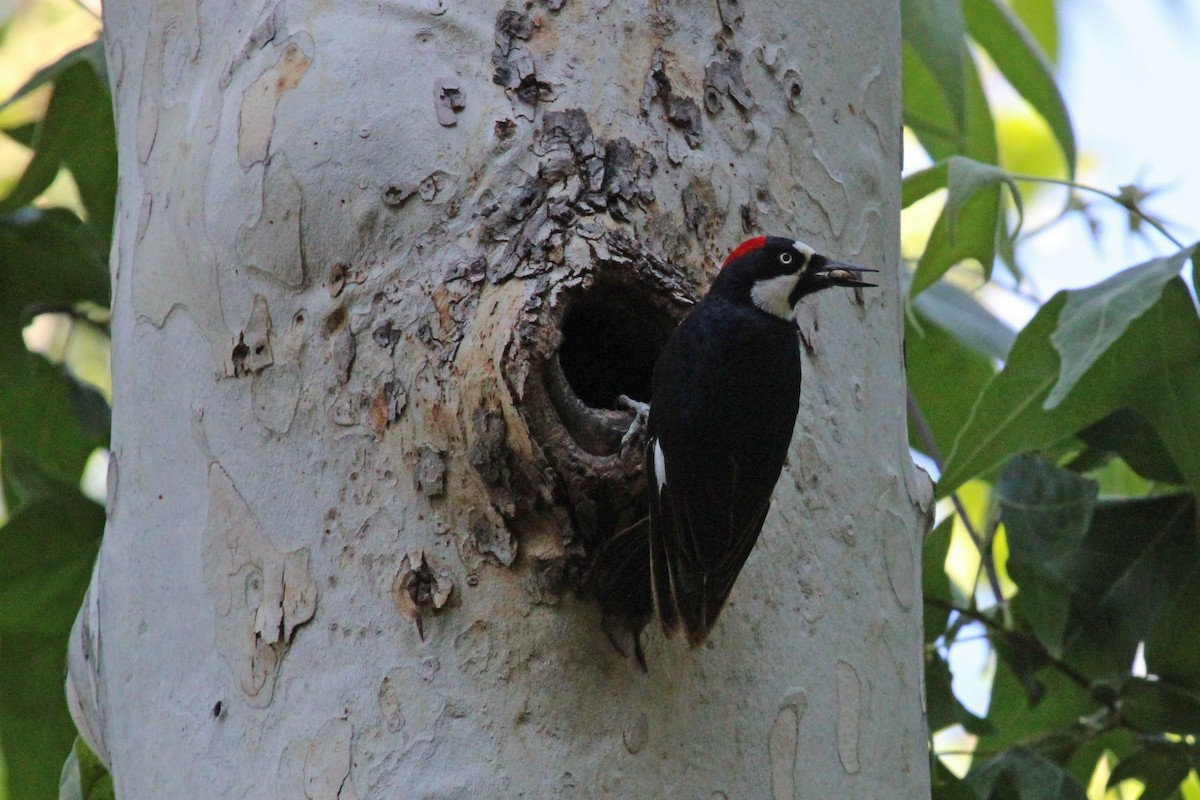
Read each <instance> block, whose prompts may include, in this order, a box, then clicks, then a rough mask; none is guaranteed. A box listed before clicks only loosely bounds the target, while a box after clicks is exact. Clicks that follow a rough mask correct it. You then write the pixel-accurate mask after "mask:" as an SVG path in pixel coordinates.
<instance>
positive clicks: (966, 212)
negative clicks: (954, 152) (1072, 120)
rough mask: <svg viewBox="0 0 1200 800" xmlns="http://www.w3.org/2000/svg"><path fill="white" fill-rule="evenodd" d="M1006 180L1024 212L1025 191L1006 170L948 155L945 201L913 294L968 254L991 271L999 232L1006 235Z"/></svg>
mask: <svg viewBox="0 0 1200 800" xmlns="http://www.w3.org/2000/svg"><path fill="white" fill-rule="evenodd" d="M1003 185H1007V186H1009V187H1010V189H1011V191H1012V195H1013V198H1014V200H1015V201H1016V203H1017V210H1018V212H1020V210H1021V206H1020V194H1019V192H1018V191H1017V188H1016V183H1015V182H1014V181H1013V180H1012V178H1011V177H1009V175H1008V173H1007V172H1005V171H1004V170H1002V169H1000V168H999V167H995V166H992V165H990V164H985V163H982V162H979V161H975V160H973V159H970V158H964V157H962V156H953V157H951V158H950V159H949V160H948V162H947V169H946V188H947V189H948V190H949V194H948V196H947V198H946V205H945V207H944V208H943V209H942V213H941V215H940V216H939V217H938V219H937V222H935V223H934V226H933V230H932V231H931V232H930V234H929V241H928V242H927V243H926V245H925V252H923V253H922V254H921V258H920V259H919V260H918V261H917V270H916V274H915V275H914V276H913V280H912V285H911V286H910V287H909V294H910V296H916V295H918V294H920V293H921V292H922V291H924V290H925V289H927V288H929V287H930V286H932V285H933V284H934V283H936V282H937V280H938V279H939V278H940V277H942V275H944V274H945V273H946V270H948V269H950V267H952V266H954V265H955V264H957V263H958V262H959V261H962V260H963V259H964V258H974V259H976V260H978V261H979V263H980V264H982V265H983V268H984V272H985V273H986V274H988V275H990V274H991V270H992V264H993V262H994V261H995V260H996V240H997V237H998V236H1002V235H1007V231H1006V230H1005V227H1004V224H1005V223H1004V216H1003V210H1002V208H1001V204H1000V187H1001V186H1003Z"/></svg>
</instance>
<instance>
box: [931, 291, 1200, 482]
mask: <svg viewBox="0 0 1200 800" xmlns="http://www.w3.org/2000/svg"><path fill="white" fill-rule="evenodd" d="M1068 294H1069V293H1067V292H1059V293H1058V294H1056V295H1055V296H1054V297H1053V298H1051V299H1050V301H1049V302H1047V303H1046V304H1045V305H1044V306H1042V308H1041V309H1039V311H1038V313H1037V314H1036V315H1035V316H1034V318H1033V319H1032V320H1031V321H1030V322H1029V324H1028V325H1026V326H1025V329H1024V330H1023V331H1021V333H1020V334H1019V335H1018V336H1017V340H1016V342H1015V343H1014V344H1013V349H1012V352H1010V353H1009V358H1008V361H1007V362H1006V364H1005V366H1004V369H1003V370H1001V371H1000V372H999V373H998V374H997V375H996V376H995V377H994V378H992V380H991V381H990V382H989V383H988V385H987V386H986V387H985V388H984V390H983V394H982V395H981V396H980V398H979V402H977V403H976V405H975V408H974V410H973V411H972V413H971V417H970V419H969V420H968V421H967V424H966V425H965V426H964V427H963V430H962V432H961V433H960V434H959V436H958V439H957V440H956V441H955V443H954V448H953V449H952V450H951V452H950V455H949V456H948V457H947V459H946V465H945V469H944V470H943V472H942V478H941V480H940V481H939V482H938V487H937V494H938V496H939V497H946V496H948V495H949V493H950V492H952V491H953V490H954V489H956V488H958V487H959V486H960V485H962V484H963V483H964V482H965V481H967V480H969V479H970V478H972V477H975V476H977V475H987V474H990V473H991V471H992V470H993V469H995V467H996V466H997V465H998V464H1000V463H1001V462H1002V461H1004V460H1005V459H1006V458H1008V457H1009V456H1011V455H1014V454H1016V453H1019V452H1022V451H1026V450H1035V449H1039V448H1044V447H1049V446H1051V445H1054V444H1056V443H1058V442H1060V441H1062V440H1063V439H1065V438H1067V437H1068V436H1071V435H1072V434H1074V433H1075V432H1076V431H1079V430H1082V429H1083V428H1085V427H1087V426H1088V425H1090V424H1092V423H1093V422H1096V421H1097V420H1099V419H1102V418H1103V417H1105V416H1107V415H1108V414H1111V413H1112V412H1113V411H1116V410H1118V409H1120V408H1125V407H1133V408H1136V409H1137V410H1138V411H1139V412H1142V413H1144V414H1146V416H1147V418H1148V419H1149V420H1150V421H1151V423H1152V424H1154V425H1155V429H1156V430H1157V431H1158V433H1159V435H1160V436H1161V437H1162V438H1163V441H1164V443H1166V445H1167V447H1168V449H1170V451H1171V455H1172V458H1174V459H1175V461H1176V463H1179V464H1180V468H1181V469H1182V470H1184V472H1185V474H1187V467H1186V466H1185V465H1184V464H1183V463H1181V462H1180V455H1185V456H1186V455H1187V453H1186V452H1184V451H1185V450H1186V447H1187V443H1188V442H1189V441H1190V437H1191V436H1192V435H1193V432H1192V431H1191V430H1189V429H1187V427H1186V425H1183V424H1181V423H1180V422H1178V421H1175V422H1173V418H1172V417H1171V413H1179V414H1182V417H1181V419H1182V420H1184V421H1188V420H1191V419H1193V418H1194V416H1195V415H1196V414H1200V404H1197V403H1193V406H1195V408H1191V407H1187V406H1183V407H1181V406H1180V405H1179V404H1180V403H1181V402H1184V401H1185V399H1186V398H1185V396H1184V395H1183V394H1182V393H1181V392H1180V391H1177V390H1176V389H1171V391H1168V389H1169V388H1171V387H1173V386H1178V384H1179V382H1180V381H1182V380H1190V378H1188V375H1189V373H1194V372H1195V369H1194V368H1193V367H1192V366H1190V365H1194V364H1197V363H1200V321H1198V320H1197V319H1196V314H1195V309H1194V308H1193V306H1192V300H1191V296H1190V295H1189V294H1188V290H1187V287H1186V286H1185V285H1184V284H1183V282H1182V281H1181V280H1175V281H1172V282H1171V283H1169V284H1168V285H1167V287H1166V288H1165V289H1164V291H1163V294H1162V297H1161V298H1160V300H1159V302H1158V303H1156V304H1155V305H1154V306H1153V307H1152V308H1151V309H1150V310H1149V311H1148V312H1147V313H1145V314H1143V315H1142V316H1141V317H1139V318H1138V319H1136V320H1135V321H1133V322H1132V323H1131V324H1130V326H1129V328H1128V329H1127V330H1126V331H1125V333H1124V334H1123V335H1122V336H1121V337H1120V338H1119V339H1118V340H1117V341H1116V342H1115V343H1114V344H1113V345H1112V346H1111V347H1109V348H1108V349H1107V350H1106V351H1105V352H1104V354H1103V355H1102V356H1101V357H1100V358H1099V359H1097V360H1096V361H1095V363H1094V364H1093V365H1092V366H1091V368H1090V369H1089V370H1088V371H1087V372H1086V373H1085V375H1084V377H1083V379H1082V380H1081V381H1080V382H1079V386H1080V387H1084V386H1086V391H1084V390H1082V388H1081V389H1080V390H1078V391H1074V392H1071V393H1070V395H1068V396H1067V397H1066V398H1065V399H1064V400H1063V402H1062V403H1060V404H1059V405H1058V406H1056V407H1055V408H1054V409H1053V410H1050V411H1045V410H1043V408H1042V403H1043V401H1044V400H1045V398H1046V396H1047V395H1048V394H1049V392H1050V389H1051V387H1052V386H1053V385H1054V383H1055V382H1056V380H1057V378H1058V372H1059V357H1058V353H1057V352H1056V351H1055V350H1054V348H1053V346H1052V345H1051V343H1050V334H1051V332H1052V331H1053V330H1055V329H1056V327H1057V325H1058V318H1059V315H1060V313H1061V312H1062V309H1063V306H1064V305H1065V304H1066V301H1067V297H1068ZM1168 412H1170V413H1168ZM1172 426H1174V427H1172ZM1177 451H1178V452H1177Z"/></svg>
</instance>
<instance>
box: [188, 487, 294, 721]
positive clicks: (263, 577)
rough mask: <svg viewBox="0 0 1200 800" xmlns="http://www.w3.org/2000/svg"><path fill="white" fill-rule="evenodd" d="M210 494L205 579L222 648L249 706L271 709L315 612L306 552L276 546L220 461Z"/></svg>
mask: <svg viewBox="0 0 1200 800" xmlns="http://www.w3.org/2000/svg"><path fill="white" fill-rule="evenodd" d="M208 492H209V507H208V522H207V525H206V526H205V529H204V540H203V558H204V577H205V582H206V583H207V584H208V591H209V595H210V596H211V597H212V600H213V605H214V608H215V611H216V639H217V650H218V651H219V652H220V653H221V656H222V658H224V659H225V661H226V663H228V664H229V666H230V668H231V669H232V670H233V672H234V675H235V676H236V677H237V681H238V685H239V687H240V688H241V690H242V693H243V695H245V697H246V699H247V700H248V701H249V702H250V704H251V705H254V706H257V707H262V706H266V705H268V704H269V703H270V702H271V695H272V692H273V690H274V685H275V675H276V672H277V670H278V667H279V663H280V661H281V660H282V659H283V657H284V655H285V654H286V653H287V649H288V646H289V645H290V643H291V640H292V637H293V635H294V634H295V631H296V628H297V627H299V626H300V625H303V624H304V623H306V622H308V621H309V620H310V619H312V617H313V614H314V613H315V612H316V608H317V584H316V582H315V581H314V580H313V577H312V574H311V572H310V571H309V554H308V550H307V549H300V550H293V551H291V552H286V553H285V552H282V551H280V550H279V549H277V548H276V547H275V545H273V544H272V543H271V540H270V537H268V535H267V533H266V531H264V530H263V529H262V526H261V525H260V524H259V522H258V520H257V519H256V518H255V517H254V514H253V512H252V511H251V510H250V507H249V506H248V505H247V504H246V501H245V500H244V499H243V498H242V496H241V494H239V493H238V491H237V488H236V487H235V486H234V485H233V481H231V480H230V478H229V475H228V474H226V472H225V471H224V470H223V469H221V467H220V466H219V465H217V464H213V465H212V466H210V467H209V471H208Z"/></svg>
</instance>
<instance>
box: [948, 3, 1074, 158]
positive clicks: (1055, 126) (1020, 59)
mask: <svg viewBox="0 0 1200 800" xmlns="http://www.w3.org/2000/svg"><path fill="white" fill-rule="evenodd" d="M962 10H963V14H964V16H965V18H966V24H967V30H968V32H969V33H970V34H971V38H973V39H974V40H975V41H976V42H978V43H979V44H980V45H982V46H983V48H984V49H985V50H987V51H988V55H990V56H991V57H992V61H993V62H995V64H996V66H997V67H998V68H999V69H1000V72H1001V73H1003V74H1004V77H1005V78H1007V79H1008V82H1009V83H1010V84H1012V87H1013V88H1014V89H1016V90H1017V92H1018V93H1019V94H1020V95H1021V96H1022V97H1024V98H1025V99H1026V100H1027V101H1028V102H1029V104H1030V105H1031V106H1033V108H1034V109H1035V110H1036V111H1037V112H1038V113H1039V114H1041V115H1042V118H1043V119H1045V120H1046V123H1047V124H1048V125H1049V126H1050V130H1051V131H1053V132H1054V137H1055V139H1057V140H1058V144H1059V147H1061V148H1062V152H1063V158H1064V159H1065V160H1066V163H1067V172H1068V175H1069V176H1070V177H1072V178H1073V177H1074V175H1075V161H1076V152H1075V133H1074V131H1073V130H1072V129H1071V117H1070V115H1069V114H1068V113H1067V104H1066V103H1065V102H1064V101H1063V98H1062V94H1061V93H1060V92H1059V90H1058V83H1057V82H1056V81H1055V79H1054V70H1053V67H1051V65H1050V62H1049V59H1047V58H1046V56H1045V54H1044V53H1043V52H1042V50H1041V48H1040V47H1039V46H1038V44H1037V42H1036V41H1034V39H1033V37H1032V36H1031V35H1030V34H1029V32H1028V31H1026V30H1025V27H1024V26H1023V25H1022V24H1021V21H1020V19H1019V18H1018V17H1017V15H1015V14H1014V13H1013V12H1012V11H1010V10H1009V9H1008V8H1007V7H1006V6H1004V5H1003V4H1002V3H999V2H997V1H996V0H963V4H962Z"/></svg>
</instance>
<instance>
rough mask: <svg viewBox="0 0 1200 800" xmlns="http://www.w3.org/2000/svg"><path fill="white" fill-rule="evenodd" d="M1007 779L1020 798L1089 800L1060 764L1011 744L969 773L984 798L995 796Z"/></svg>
mask: <svg viewBox="0 0 1200 800" xmlns="http://www.w3.org/2000/svg"><path fill="white" fill-rule="evenodd" d="M1002 778H1007V779H1008V781H1009V783H1010V785H1011V787H1012V789H1015V790H1016V795H1015V796H1016V797H1019V798H1020V800H1087V793H1086V792H1085V791H1084V789H1083V786H1082V785H1081V784H1080V783H1079V781H1077V780H1075V778H1074V777H1073V776H1072V775H1071V773H1069V772H1067V771H1066V770H1065V769H1063V768H1062V767H1061V766H1059V765H1058V764H1055V763H1054V762H1053V761H1048V760H1047V759H1045V758H1043V757H1041V756H1039V755H1037V754H1036V753H1033V752H1031V751H1029V750H1026V749H1025V748H1023V747H1012V748H1009V749H1008V750H1005V751H1004V752H1003V753H1001V754H1000V755H998V756H995V757H993V758H990V759H988V760H987V761H985V762H983V763H982V764H980V765H979V766H977V767H976V768H974V769H972V770H971V772H970V773H969V774H968V775H967V782H968V783H970V784H971V786H972V787H974V789H975V791H976V792H978V793H979V795H980V796H981V797H989V798H990V797H992V796H993V792H994V790H995V789H996V788H997V784H998V783H999V782H1000V780H1001V779H1002Z"/></svg>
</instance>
